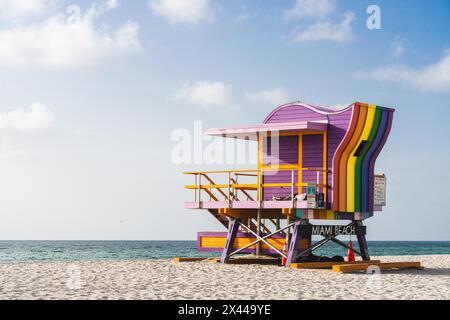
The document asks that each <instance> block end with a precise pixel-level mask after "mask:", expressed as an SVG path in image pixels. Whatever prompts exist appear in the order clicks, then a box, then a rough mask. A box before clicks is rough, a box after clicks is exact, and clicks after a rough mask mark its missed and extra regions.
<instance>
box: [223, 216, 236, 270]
mask: <svg viewBox="0 0 450 320" xmlns="http://www.w3.org/2000/svg"><path fill="white" fill-rule="evenodd" d="M238 230H239V220H238V219H230V223H229V225H228V235H227V241H226V242H225V247H224V248H223V252H222V257H221V258H220V262H221V263H227V262H228V256H229V255H230V253H231V252H232V251H233V244H234V240H235V239H236V235H237V233H238Z"/></svg>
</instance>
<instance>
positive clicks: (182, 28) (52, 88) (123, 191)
mask: <svg viewBox="0 0 450 320" xmlns="http://www.w3.org/2000/svg"><path fill="white" fill-rule="evenodd" d="M371 5H375V6H376V7H373V6H372V7H371ZM378 14H379V15H378ZM449 21H450V3H449V2H448V1H446V0H433V1H424V0H422V1H400V0H396V1H392V0H391V1H362V0H347V1H344V0H336V1H334V0H315V1H312V0H282V1H267V0H227V1H221V0H150V1H147V0H135V1H124V0H97V1H92V0H86V1H77V0H72V1H64V0H0V199H1V202H0V218H1V223H0V239H4V240H20V239H22V240H23V239H25V240H52V239H58V240H186V239H195V237H196V233H197V232H198V231H205V230H207V231H215V230H222V229H221V226H220V225H219V224H218V223H217V222H216V221H215V220H214V218H213V217H211V216H210V215H209V214H208V213H207V212H204V211H199V210H193V211H190V210H186V209H184V201H185V200H190V199H191V198H192V197H191V196H192V195H191V194H190V193H187V192H186V191H185V190H184V188H183V186H184V185H185V184H186V183H190V180H189V179H188V178H187V177H185V176H183V174H182V172H183V171H186V170H197V169H205V168H220V169H229V168H231V167H232V168H241V167H242V166H229V165H226V164H223V165H221V166H219V165H213V166H208V165H207V164H205V163H197V164H195V163H191V164H179V163H176V161H174V159H173V148H174V147H175V145H176V141H174V135H175V136H176V133H177V132H193V130H194V126H195V123H198V121H201V123H202V126H203V127H204V128H209V127H226V126H237V125H245V124H257V123H261V122H262V121H263V119H264V118H265V116H266V115H267V114H269V113H270V111H271V110H272V109H274V108H275V107H277V106H278V105H280V104H283V103H287V102H290V101H303V102H306V103H311V104H317V105H324V106H332V107H339V106H346V105H349V104H351V103H352V102H354V101H362V102H367V103H373V104H377V105H381V106H385V107H393V108H395V109H396V113H395V119H394V124H393V129H392V132H391V135H390V138H389V140H388V143H387V144H386V146H385V148H384V150H383V152H382V153H381V155H380V157H379V158H378V161H377V167H376V172H377V173H385V174H386V176H387V178H388V187H387V188H388V189H387V191H388V194H387V206H386V207H385V208H384V210H383V212H382V213H377V214H376V215H375V217H374V218H371V219H369V220H368V221H367V225H368V226H369V228H368V237H369V240H450V231H449V230H450V228H449V226H450V208H449V207H447V202H446V200H447V199H446V197H447V196H449V195H450V167H449V166H448V163H449V162H450V126H449V125H448V121H447V117H448V116H450V105H449V98H450V37H449V34H450V22H449ZM180 130H181V131H180ZM183 130H184V131H183ZM186 130H187V131H186ZM245 167H251V164H246V165H245Z"/></svg>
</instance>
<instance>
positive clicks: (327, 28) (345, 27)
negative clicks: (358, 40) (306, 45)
mask: <svg viewBox="0 0 450 320" xmlns="http://www.w3.org/2000/svg"><path fill="white" fill-rule="evenodd" d="M355 19H356V16H355V14H354V13H353V12H351V11H348V12H346V13H345V14H344V15H343V17H342V20H341V21H340V22H338V23H334V22H333V21H331V20H329V19H328V20H325V21H317V22H316V23H314V24H312V25H310V26H309V27H308V28H307V29H303V28H299V27H297V28H295V29H294V30H293V31H292V33H291V36H292V39H293V41H294V42H307V41H334V42H346V41H349V40H351V39H352V38H353V31H352V23H353V22H354V21H355Z"/></svg>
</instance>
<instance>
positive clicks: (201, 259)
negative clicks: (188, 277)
mask: <svg viewBox="0 0 450 320" xmlns="http://www.w3.org/2000/svg"><path fill="white" fill-rule="evenodd" d="M204 260H208V258H173V259H172V261H173V262H175V263H179V262H196V261H204Z"/></svg>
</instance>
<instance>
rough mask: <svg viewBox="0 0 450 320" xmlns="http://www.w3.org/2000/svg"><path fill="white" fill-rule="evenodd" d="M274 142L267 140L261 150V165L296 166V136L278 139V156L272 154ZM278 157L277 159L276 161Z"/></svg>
mask: <svg viewBox="0 0 450 320" xmlns="http://www.w3.org/2000/svg"><path fill="white" fill-rule="evenodd" d="M273 144H274V141H273V140H272V139H270V138H269V139H267V143H266V148H265V149H264V150H263V164H265V165H267V164H272V165H278V164H283V165H284V164H297V163H298V147H297V146H298V136H285V137H279V139H278V154H277V152H276V150H275V152H273V150H272V149H273V148H272V145H273ZM278 157H279V159H278Z"/></svg>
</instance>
